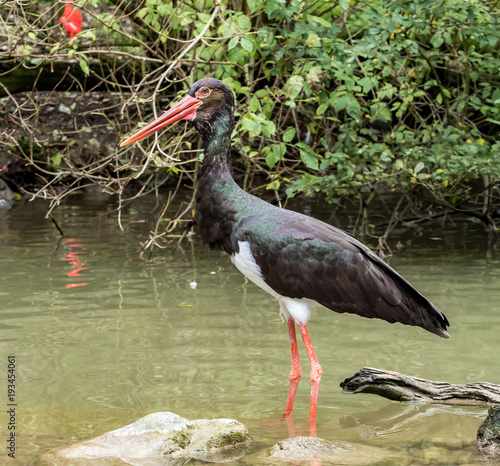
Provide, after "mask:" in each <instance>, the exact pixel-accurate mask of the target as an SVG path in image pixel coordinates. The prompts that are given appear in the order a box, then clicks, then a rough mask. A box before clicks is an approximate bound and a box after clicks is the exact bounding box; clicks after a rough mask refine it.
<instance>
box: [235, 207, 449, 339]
mask: <svg viewBox="0 0 500 466" xmlns="http://www.w3.org/2000/svg"><path fill="white" fill-rule="evenodd" d="M266 210H267V209H266ZM232 239H233V241H234V242H235V245H234V247H235V248H237V245H236V244H237V243H236V242H237V241H247V242H248V243H249V244H250V250H251V252H252V254H253V256H254V258H255V261H256V263H257V264H258V266H259V267H260V269H261V272H262V275H263V278H264V280H265V282H266V283H267V284H268V285H269V286H270V287H271V288H273V289H274V290H275V291H276V292H278V293H279V294H281V295H283V296H288V297H291V298H309V299H312V300H314V301H316V302H318V303H319V304H321V305H323V306H325V307H328V308H330V309H332V310H333V311H336V312H341V313H342V312H349V313H352V314H357V315H359V316H363V317H369V318H379V319H383V320H386V321H387V322H390V323H393V322H400V323H402V324H407V325H416V326H419V327H422V328H424V329H426V330H428V331H429V332H432V333H435V334H436V335H439V336H441V337H444V338H449V335H448V333H447V332H446V328H447V326H448V325H449V323H448V320H447V319H446V317H445V315H444V314H443V313H442V312H441V311H440V310H439V309H438V308H437V307H436V306H434V305H433V304H432V303H431V302H430V301H429V300H428V299H427V298H425V297H424V296H423V295H422V294H420V293H419V292H418V291H417V290H416V289H415V288H414V287H413V286H412V285H411V284H410V283H409V282H408V281H407V280H405V279H404V278H403V277H401V275H399V274H398V273H397V272H396V271H395V270H394V269H392V268H391V267H390V266H389V265H387V264H386V263H385V262H384V261H383V260H381V259H380V258H379V257H378V256H377V255H375V254H374V253H373V252H372V251H371V250H370V249H368V248H367V247H366V246H364V245H363V244H362V243H360V242H359V241H358V240H356V239H355V238H354V237H352V236H350V235H349V234H347V233H345V232H343V231H342V230H339V229H338V228H335V227H333V226H331V225H328V224H326V223H324V222H321V221H319V220H317V219H314V218H311V217H308V216H306V215H302V214H299V213H296V212H292V211H288V210H285V209H278V208H273V209H269V210H267V211H266V212H261V213H259V214H258V215H255V216H250V217H247V218H245V219H243V220H242V221H241V222H240V224H239V225H238V226H237V228H236V229H235V231H234V232H233V235H232Z"/></svg>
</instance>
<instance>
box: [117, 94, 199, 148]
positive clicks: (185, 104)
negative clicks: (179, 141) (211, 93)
mask: <svg viewBox="0 0 500 466" xmlns="http://www.w3.org/2000/svg"><path fill="white" fill-rule="evenodd" d="M202 103H203V101H202V100H200V99H196V98H195V97H191V96H190V95H187V96H186V97H184V98H183V99H182V100H180V101H179V102H178V103H177V104H175V105H174V106H173V107H172V108H171V109H170V110H168V111H167V112H165V113H164V114H163V115H162V116H161V117H158V118H157V119H156V120H155V121H153V122H152V123H149V125H147V126H145V127H144V128H142V129H141V130H140V131H138V132H137V133H135V134H134V135H133V136H130V137H129V138H128V139H127V140H126V141H123V142H122V143H121V144H120V146H122V147H123V146H126V145H127V144H132V143H133V142H137V141H140V140H141V139H144V138H146V137H148V136H150V135H151V134H153V133H156V132H157V131H159V130H160V129H162V128H165V126H167V125H170V124H172V123H175V122H176V121H179V120H189V121H192V120H194V119H195V118H196V109H197V108H198V107H199V106H200V105H201V104H202Z"/></svg>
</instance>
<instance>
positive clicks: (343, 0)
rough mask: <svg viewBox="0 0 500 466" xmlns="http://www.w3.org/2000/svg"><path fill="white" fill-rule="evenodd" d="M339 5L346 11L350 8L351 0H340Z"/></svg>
mask: <svg viewBox="0 0 500 466" xmlns="http://www.w3.org/2000/svg"><path fill="white" fill-rule="evenodd" d="M339 4H340V8H342V9H343V10H344V11H345V10H347V9H348V8H349V0H340V2H339Z"/></svg>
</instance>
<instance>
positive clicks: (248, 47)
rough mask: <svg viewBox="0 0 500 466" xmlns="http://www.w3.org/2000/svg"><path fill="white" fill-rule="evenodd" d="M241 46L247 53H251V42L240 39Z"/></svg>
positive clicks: (243, 38)
mask: <svg viewBox="0 0 500 466" xmlns="http://www.w3.org/2000/svg"><path fill="white" fill-rule="evenodd" d="M241 46H242V47H243V48H244V49H245V50H246V51H247V52H253V42H252V41H251V40H248V39H247V38H245V37H242V38H241Z"/></svg>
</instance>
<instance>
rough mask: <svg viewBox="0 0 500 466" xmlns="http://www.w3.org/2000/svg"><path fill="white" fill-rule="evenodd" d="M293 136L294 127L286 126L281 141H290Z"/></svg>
mask: <svg viewBox="0 0 500 466" xmlns="http://www.w3.org/2000/svg"><path fill="white" fill-rule="evenodd" d="M294 137H295V128H294V127H291V128H288V129H287V130H286V131H285V132H284V133H283V136H282V139H283V142H290V141H291V140H292V139H293V138H294Z"/></svg>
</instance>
